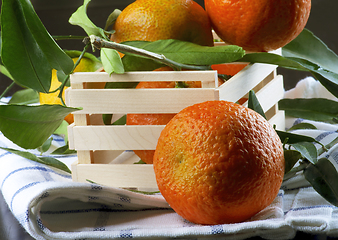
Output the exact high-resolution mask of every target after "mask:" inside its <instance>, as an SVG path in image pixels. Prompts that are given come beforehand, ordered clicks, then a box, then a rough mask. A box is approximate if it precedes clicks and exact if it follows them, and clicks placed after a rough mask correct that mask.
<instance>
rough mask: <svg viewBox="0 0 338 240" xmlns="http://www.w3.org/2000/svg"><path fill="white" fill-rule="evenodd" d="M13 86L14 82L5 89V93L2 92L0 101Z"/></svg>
mask: <svg viewBox="0 0 338 240" xmlns="http://www.w3.org/2000/svg"><path fill="white" fill-rule="evenodd" d="M14 85H15V82H14V81H13V82H12V83H11V84H10V85H9V86H8V87H7V88H6V89H5V91H3V93H2V94H1V95H0V99H2V98H3V97H4V96H5V95H6V93H7V92H8V91H9V90H11V88H12V87H14Z"/></svg>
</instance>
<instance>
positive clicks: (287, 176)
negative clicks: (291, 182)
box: [283, 159, 310, 181]
mask: <svg viewBox="0 0 338 240" xmlns="http://www.w3.org/2000/svg"><path fill="white" fill-rule="evenodd" d="M309 164H310V162H309V161H308V160H305V159H304V160H302V161H301V162H300V163H299V165H298V166H297V167H294V168H292V169H291V170H290V171H289V172H288V173H286V174H285V175H284V178H283V181H286V180H288V179H290V178H292V177H293V176H295V175H296V173H297V172H300V171H303V170H304V169H305V168H306V167H307V166H308V165H309Z"/></svg>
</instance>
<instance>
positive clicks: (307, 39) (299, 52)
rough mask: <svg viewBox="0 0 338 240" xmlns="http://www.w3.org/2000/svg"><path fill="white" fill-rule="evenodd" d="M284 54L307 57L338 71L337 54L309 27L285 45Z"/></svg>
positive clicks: (328, 68)
mask: <svg viewBox="0 0 338 240" xmlns="http://www.w3.org/2000/svg"><path fill="white" fill-rule="evenodd" d="M282 55H283V56H284V57H293V58H302V59H306V60H308V61H311V62H313V63H315V64H317V65H318V66H321V67H322V68H325V69H327V70H330V71H332V72H336V73H338V70H337V65H338V57H337V55H336V54H335V53H334V52H333V51H332V50H331V49H329V48H328V47H327V45H325V43H324V42H323V41H321V40H320V39H319V38H318V37H317V36H315V35H314V34H313V33H312V32H311V31H309V30H308V29H304V30H303V31H302V32H301V34H299V35H298V36H297V38H295V39H294V40H293V41H291V42H290V43H289V44H287V45H285V46H284V47H283V48H282Z"/></svg>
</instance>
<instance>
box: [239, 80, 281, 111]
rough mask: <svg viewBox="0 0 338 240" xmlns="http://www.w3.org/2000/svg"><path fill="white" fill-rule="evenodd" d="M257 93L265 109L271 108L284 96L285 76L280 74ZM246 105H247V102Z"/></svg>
mask: <svg viewBox="0 0 338 240" xmlns="http://www.w3.org/2000/svg"><path fill="white" fill-rule="evenodd" d="M255 94H256V97H257V99H258V101H259V103H260V104H261V106H262V108H263V110H264V111H267V110H269V109H270V108H271V107H272V106H273V105H275V104H276V103H277V102H278V101H279V100H280V99H282V98H283V96H284V88H283V76H281V75H278V76H277V77H276V78H274V79H273V80H272V81H271V82H269V83H268V84H266V85H265V86H264V87H263V88H262V89H261V90H259V91H258V92H256V93H255ZM244 106H247V103H246V104H244Z"/></svg>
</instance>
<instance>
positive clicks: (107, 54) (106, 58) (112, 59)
mask: <svg viewBox="0 0 338 240" xmlns="http://www.w3.org/2000/svg"><path fill="white" fill-rule="evenodd" d="M100 56H101V61H102V64H103V68H104V70H105V71H106V72H107V73H108V74H109V75H110V74H112V73H117V74H122V73H124V67H123V64H122V60H121V58H120V55H119V54H118V52H117V51H116V50H114V49H109V48H102V49H101V50H100Z"/></svg>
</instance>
